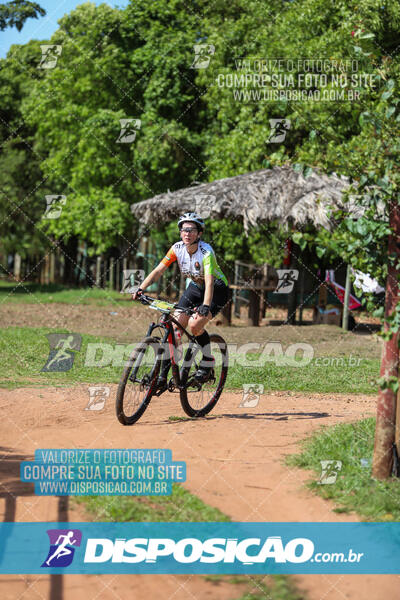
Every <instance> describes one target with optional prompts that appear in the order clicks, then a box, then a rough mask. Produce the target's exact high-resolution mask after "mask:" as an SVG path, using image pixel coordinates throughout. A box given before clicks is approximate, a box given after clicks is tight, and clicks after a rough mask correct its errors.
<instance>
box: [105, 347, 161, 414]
mask: <svg viewBox="0 0 400 600" xmlns="http://www.w3.org/2000/svg"><path fill="white" fill-rule="evenodd" d="M160 348H161V345H160V341H159V340H158V339H157V338H155V337H147V338H145V339H144V340H143V341H142V342H140V344H138V346H136V348H135V349H134V350H133V352H132V354H131V356H130V358H129V360H128V362H127V363H126V365H125V367H124V370H123V373H122V377H121V380H120V382H119V386H118V391H117V399H116V411H117V419H118V421H119V422H120V423H122V425H133V423H136V421H137V420H138V419H140V417H141V416H142V414H143V413H144V411H145V410H146V408H147V407H148V405H149V402H150V400H151V397H152V396H153V394H154V392H155V391H156V386H157V377H158V373H159V371H160V361H159V352H160Z"/></svg>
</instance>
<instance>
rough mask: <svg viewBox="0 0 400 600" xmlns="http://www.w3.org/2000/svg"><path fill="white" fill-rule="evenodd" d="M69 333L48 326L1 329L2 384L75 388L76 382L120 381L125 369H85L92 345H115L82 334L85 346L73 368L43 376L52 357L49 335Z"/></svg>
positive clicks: (0, 375)
mask: <svg viewBox="0 0 400 600" xmlns="http://www.w3.org/2000/svg"><path fill="white" fill-rule="evenodd" d="M55 332H57V333H67V330H66V329H49V328H45V327H40V328H35V329H34V328H29V327H23V328H22V327H8V328H6V329H0V365H1V367H0V385H1V386H2V387H9V388H13V387H21V386H24V385H74V384H76V383H85V382H87V383H91V382H98V383H113V382H118V381H119V378H120V376H121V371H122V366H118V367H113V366H111V365H110V366H105V367H102V368H99V367H86V366H85V364H84V363H85V357H86V349H87V345H88V343H89V342H93V343H96V342H97V343H100V342H107V343H109V344H110V343H112V344H113V346H114V343H113V342H112V340H109V339H105V338H100V337H96V336H93V335H82V346H81V350H80V351H79V352H75V360H74V364H73V367H72V369H70V370H69V371H66V372H65V373H61V372H54V373H53V372H51V373H46V372H44V373H42V372H41V369H42V368H43V367H44V365H45V364H46V360H47V358H48V354H49V343H48V340H47V337H46V334H48V333H55Z"/></svg>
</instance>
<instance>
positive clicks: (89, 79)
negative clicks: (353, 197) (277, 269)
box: [0, 0, 400, 279]
mask: <svg viewBox="0 0 400 600" xmlns="http://www.w3.org/2000/svg"><path fill="white" fill-rule="evenodd" d="M8 4H9V5H11V4H16V3H8ZM25 4H29V3H25ZM30 4H33V3H30ZM7 6H8V5H7ZM399 28H400V7H399V5H398V3H397V2H395V1H393V0H389V1H387V2H381V1H378V0H358V1H357V2H356V1H355V0H346V1H344V0H339V1H338V2H335V3H328V4H327V3H325V2H323V0H294V1H291V2H285V1H283V0H273V1H272V2H269V3H268V5H262V6H261V5H260V3H259V2H258V1H256V0H247V1H246V2H245V1H244V0H233V2H231V3H229V6H227V4H226V3H225V2H219V1H217V2H210V1H209V0H197V1H196V2H192V3H190V6H188V5H187V3H185V2H182V1H181V0H171V1H167V0H159V1H158V2H155V3H148V2H145V1H144V0H136V1H135V2H131V3H130V4H129V5H128V6H127V7H126V8H125V9H116V8H111V7H109V6H108V5H105V4H102V5H100V6H95V5H94V4H93V3H90V2H88V3H85V4H82V5H80V6H78V7H77V8H76V9H75V10H73V11H72V12H71V13H70V14H68V15H65V16H64V17H63V18H62V19H61V20H60V21H59V28H58V29H57V31H56V32H55V33H54V34H53V36H52V38H51V40H47V41H45V42H42V43H39V42H34V41H32V42H29V44H26V45H24V46H16V45H14V46H12V47H11V49H10V51H9V53H8V55H7V58H6V59H3V60H1V61H0V78H1V86H0V97H1V114H0V117H1V119H0V136H1V143H2V153H1V156H0V161H1V163H2V168H1V169H0V189H1V207H0V211H1V216H2V225H0V229H1V231H0V233H1V240H2V242H1V244H2V248H3V251H10V252H12V251H18V252H22V253H24V252H27V251H29V247H30V246H31V247H34V248H37V247H39V246H40V244H42V245H43V246H45V245H46V244H47V243H49V239H52V240H53V239H63V240H67V239H69V238H71V237H77V238H79V239H81V240H84V241H86V242H87V244H88V246H89V249H90V251H91V252H92V253H97V252H104V251H107V250H108V249H110V248H113V247H122V246H123V247H126V245H127V244H129V243H130V241H131V240H132V239H133V238H134V237H135V235H136V234H135V231H136V227H137V224H136V223H135V221H134V219H133V217H132V215H131V212H130V210H129V207H130V205H131V204H132V203H133V202H137V201H140V200H142V199H145V198H148V197H152V196H154V195H156V194H157V193H161V192H165V191H167V190H168V189H170V190H175V189H179V188H182V187H185V186H188V185H190V184H191V183H192V182H194V181H212V180H214V179H219V178H222V177H226V176H232V175H237V174H239V173H243V172H247V171H251V170H256V169H259V168H262V167H269V166H272V165H275V164H278V165H282V164H288V163H289V164H292V165H295V167H296V169H299V170H300V171H302V172H303V173H304V175H307V174H308V173H309V172H310V169H322V170H323V171H325V172H327V173H331V172H335V173H337V174H340V175H346V176H348V177H350V178H351V180H352V181H353V182H354V184H356V185H358V189H357V192H356V194H357V195H358V196H360V197H362V198H363V200H362V201H363V202H364V204H367V205H368V206H367V207H366V208H367V209H368V210H367V211H366V213H365V215H364V217H363V218H362V219H359V220H357V221H351V220H349V219H345V215H338V228H337V230H336V231H335V232H334V235H332V234H328V233H327V232H324V231H321V232H319V233H318V234H316V232H315V231H308V230H306V229H305V230H304V231H302V232H298V233H297V234H295V235H296V236H297V237H296V241H297V243H298V244H300V246H302V247H305V245H314V246H315V247H316V249H317V253H318V255H319V256H321V257H326V258H328V257H331V256H332V257H334V256H336V257H337V256H340V257H341V258H342V259H345V260H349V261H350V262H352V263H354V264H355V266H358V267H359V268H362V269H363V270H368V271H369V272H371V273H374V274H375V275H378V277H379V278H380V279H382V278H384V277H385V268H386V267H385V259H384V248H383V246H382V243H381V242H382V240H384V238H385V236H386V235H387V231H388V224H387V219H386V220H385V218H384V217H382V218H378V219H377V218H376V206H377V203H379V202H378V200H379V201H381V202H386V200H387V197H388V194H389V195H390V194H393V193H395V190H396V189H397V187H396V186H397V182H396V177H397V175H396V174H395V173H397V171H396V169H395V164H396V161H397V154H396V153H397V142H396V138H395V136H394V135H393V133H394V132H397V129H398V122H397V118H398V108H397V101H396V94H397V90H398V81H399V59H398V58H397V57H396V55H395V53H394V50H395V48H396V44H397V41H396V40H398V38H399ZM44 44H47V46H45V47H46V48H48V47H49V46H51V47H52V48H54V50H53V59H54V60H53V63H52V64H53V66H51V65H50V62H48V63H47V64H46V62H45V60H44V58H43V57H44V54H43V53H44V50H43V48H44ZM196 46H197V47H200V46H202V47H203V49H205V53H206V56H205V58H204V56H203V57H202V59H201V58H199V55H198V56H196V55H195V52H196ZM249 57H252V58H254V57H258V58H260V57H261V58H263V59H266V58H267V59H277V58H280V59H282V60H285V61H286V64H288V61H293V69H292V70H291V74H292V76H293V77H294V79H295V80H298V79H299V77H302V73H303V75H304V70H305V68H304V64H305V61H307V60H308V61H315V60H316V59H317V58H324V59H327V60H329V61H331V63H332V61H337V62H340V61H353V62H354V63H356V64H357V70H356V74H357V75H362V74H365V75H373V83H372V80H371V79H368V78H366V79H365V81H364V82H361V83H358V85H357V86H356V89H357V90H358V91H359V99H358V100H351V99H348V97H347V96H346V97H345V98H344V99H343V98H338V99H335V98H333V99H330V100H329V101H322V100H321V101H310V100H309V99H299V100H297V101H292V100H287V99H281V100H279V99H278V100H275V99H273V98H264V97H262V96H261V97H257V94H255V95H254V94H253V96H251V95H249V92H250V91H254V92H259V89H256V87H257V86H252V85H250V86H247V85H246V86H243V85H237V86H235V85H232V86H231V85H230V81H231V80H232V78H233V77H234V76H238V77H240V76H241V75H246V73H247V71H246V69H245V68H243V64H245V63H243V60H244V59H246V58H249ZM299 59H301V60H299ZM199 60H203V61H204V60H205V63H204V64H206V65H207V66H206V67H205V68H198V67H199V64H198V63H199ZM240 61H242V62H240ZM196 62H197V64H196ZM54 63H55V64H54ZM207 63H208V64H207ZM241 65H242V66H241ZM50 67H51V68H50ZM253 71H254V69H253ZM256 74H258V75H262V74H263V71H262V69H261V70H260V71H259V72H258V73H256ZM269 74H276V75H282V76H283V74H284V73H283V71H282V69H281V70H279V68H277V67H270V73H269ZM289 74H290V73H289ZM351 74H352V73H351V72H349V77H350V75H351ZM253 75H254V73H253ZM230 78H231V79H230ZM282 85H284V84H282ZM319 86H320V84H319V82H318V81H317V80H315V82H314V83H313V85H312V90H313V91H315V90H317V89H318V88H319ZM344 87H345V90H346V93H347V90H348V89H349V88H350V87H351V86H350V83H349V81H348V82H347V84H346V86H344ZM328 88H329V86H328ZM330 88H332V86H330ZM244 92H246V93H244ZM246 94H247V96H246ZM270 119H285V120H287V121H288V122H290V128H289V130H288V131H287V135H286V137H285V138H284V140H283V141H281V142H280V143H271V142H270V138H271V124H270ZM124 123H125V125H124ZM126 140H128V141H126ZM385 186H386V189H385ZM371 189H373V190H374V191H373V192H372V193H371ZM378 191H379V193H378ZM49 194H50V195H64V196H65V197H66V204H65V207H64V208H63V210H62V213H61V215H60V217H59V218H58V219H46V218H44V212H45V208H46V200H45V197H46V195H49ZM9 214H12V215H13V219H12V221H13V222H12V224H10V218H9V219H8V220H7V215H9ZM160 227H161V232H163V231H164V230H165V226H164V225H163V224H160ZM209 229H210V230H212V231H213V234H215V237H217V238H218V239H220V240H221V244H222V246H225V248H226V249H229V252H230V255H231V254H232V256H234V255H237V257H239V256H240V255H241V250H240V249H239V247H238V244H237V243H236V240H237V236H238V235H240V223H231V222H226V223H223V222H221V223H213V224H210V225H209ZM162 235H164V234H163V233H161V236H162ZM284 238H285V235H284V234H283V233H282V232H278V230H277V229H276V228H275V227H274V224H271V227H270V228H268V231H266V232H255V233H254V235H252V236H250V238H249V240H248V241H247V242H246V251H248V252H249V253H250V255H251V257H252V259H253V260H254V261H256V260H264V259H265V257H266V255H267V254H268V255H269V256H271V254H272V255H273V256H274V260H275V261H276V262H279V256H280V255H281V254H282V252H283V245H284V244H283V241H284ZM266 239H267V240H268V250H265V248H266V247H267V246H266V242H265V240H266ZM227 240H228V241H227ZM234 248H236V249H237V254H235V253H236V250H235V251H233V250H232V249H234ZM263 248H264V250H263ZM272 248H274V250H272Z"/></svg>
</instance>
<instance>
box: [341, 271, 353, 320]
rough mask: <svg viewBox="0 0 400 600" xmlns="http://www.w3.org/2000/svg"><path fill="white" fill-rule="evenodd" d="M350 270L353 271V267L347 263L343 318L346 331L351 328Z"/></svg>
mask: <svg viewBox="0 0 400 600" xmlns="http://www.w3.org/2000/svg"><path fill="white" fill-rule="evenodd" d="M350 272H351V267H350V265H347V270H346V287H345V290H344V301H343V319H342V329H343V330H344V331H348V330H349V298H350V287H351V277H350Z"/></svg>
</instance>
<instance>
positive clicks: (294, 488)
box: [0, 385, 400, 600]
mask: <svg viewBox="0 0 400 600" xmlns="http://www.w3.org/2000/svg"><path fill="white" fill-rule="evenodd" d="M114 397H115V387H113V388H112V390H111V395H110V399H109V400H108V403H107V404H106V406H105V408H104V410H102V411H90V410H85V408H86V406H87V404H88V390H87V386H84V385H81V386H77V387H74V388H69V389H66V388H65V389H63V388H39V389H37V388H35V389H33V388H19V389H16V390H10V391H6V390H2V391H1V392H0V398H1V401H0V432H1V446H2V448H1V458H2V460H1V461H0V480H1V493H0V512H1V513H2V514H1V517H2V519H3V520H4V521H33V522H37V521H39V522H40V521H56V520H63V521H67V520H68V521H70V522H76V521H89V520H90V517H89V516H88V514H86V513H85V512H84V511H83V509H82V508H80V507H76V505H75V504H74V503H73V502H71V501H68V499H66V498H64V499H62V498H61V499H60V498H54V497H38V496H34V494H33V485H32V484H25V483H21V482H20V481H19V463H20V461H21V460H30V459H32V458H33V454H34V451H35V449H37V448H73V447H78V448H79V447H81V448H170V449H172V452H173V458H174V460H185V461H187V481H186V483H185V484H184V485H185V487H186V488H187V489H189V490H190V491H191V492H192V493H194V494H196V495H197V496H199V497H200V498H201V499H202V500H203V501H205V502H206V503H208V504H210V505H212V506H215V507H217V508H219V509H220V510H221V511H223V512H224V513H225V514H228V515H229V516H230V517H231V518H232V519H233V520H235V521H266V522H268V521H276V522H279V521H300V522H304V521H316V522H324V521H325V522H326V521H327V522H350V521H357V520H358V517H357V516H356V515H354V514H353V515H349V514H337V513H334V512H333V511H332V509H333V508H334V505H333V504H332V503H330V502H327V501H325V500H323V499H321V498H319V497H317V496H315V495H313V494H312V493H311V492H309V491H308V490H306V489H305V488H304V483H305V481H306V480H307V479H310V478H311V477H315V475H314V474H311V473H310V472H308V473H307V472H304V471H302V470H299V469H292V468H289V467H287V466H286V465H285V464H284V458H285V455H287V454H289V453H294V452H297V451H299V442H300V440H302V439H304V438H305V437H306V436H307V435H309V434H310V433H312V432H313V431H315V430H316V429H317V428H320V427H321V426H323V425H333V424H336V423H344V422H349V421H356V420H358V419H361V418H363V417H366V416H370V415H372V414H373V413H374V410H375V400H374V398H371V397H368V396H365V397H364V396H357V397H349V396H343V395H322V394H314V395H310V396H306V397H304V396H302V395H301V394H299V393H293V392H292V393H287V392H275V393H274V394H270V395H264V396H262V397H261V398H260V401H259V403H258V405H257V406H256V407H254V408H245V407H241V406H240V403H241V394H234V393H225V394H223V396H222V398H221V400H220V402H219V403H218V405H217V406H216V408H215V409H214V411H213V412H212V413H211V414H210V415H209V416H208V417H207V418H205V419H200V420H191V419H186V418H185V415H184V413H183V411H182V408H181V406H180V402H179V397H178V395H176V394H164V395H163V396H162V397H160V398H154V399H153V400H152V402H151V403H150V406H149V408H148V410H147V411H146V413H145V414H144V416H143V417H142V418H141V420H140V421H139V422H138V423H137V424H136V425H134V426H132V427H123V426H121V425H120V424H119V423H118V421H117V419H116V417H115V410H114V400H113V398H114ZM171 416H181V417H183V419H182V420H170V419H169V417H171ZM177 510H178V511H179V507H177ZM294 580H295V582H296V583H297V585H298V586H299V588H300V589H301V590H302V591H303V594H302V595H303V596H304V598H305V599H309V600H342V599H344V598H346V599H349V600H360V599H362V600H364V599H365V600H367V599H368V600H381V599H382V598H385V600H395V598H396V599H397V598H398V597H399V596H400V577H398V576H388V575H379V576H376V575H375V576H372V575H362V576H361V575H359V576H349V575H345V576H340V575H324V576H322V575H318V576H310V575H308V576H296V577H295V578H294ZM249 581H250V578H249ZM266 581H268V577H266ZM244 587H245V586H241V585H234V584H231V583H227V582H226V581H222V582H211V581H208V580H206V579H205V578H204V577H200V576H175V575H155V576H150V575H130V576H128V575H124V576H122V575H115V576H109V575H107V576H106V575H104V576H95V575H93V576H81V575H63V576H61V575H53V576H48V575H32V576H24V575H20V576H15V575H14V576H2V577H1V578H0V598H2V599H7V600H17V599H18V600H19V599H23V598H29V599H31V598H33V599H36V598H38V599H46V600H47V599H48V600H80V599H81V598H82V599H86V600H95V599H96V600H98V599H99V600H108V599H110V600H112V599H114V600H115V599H125V598H126V597H127V596H128V595H129V597H131V598H143V597H145V598H148V599H149V600H153V599H157V600H158V599H162V600H172V599H173V600H180V599H184V598H191V599H193V600H196V599H197V600H203V599H216V600H219V599H221V600H222V599H233V598H238V597H240V596H241V594H242V593H243V589H244ZM247 589H248V588H246V590H247ZM255 590H256V588H255Z"/></svg>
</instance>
